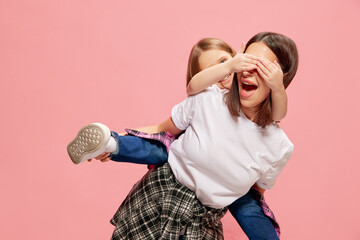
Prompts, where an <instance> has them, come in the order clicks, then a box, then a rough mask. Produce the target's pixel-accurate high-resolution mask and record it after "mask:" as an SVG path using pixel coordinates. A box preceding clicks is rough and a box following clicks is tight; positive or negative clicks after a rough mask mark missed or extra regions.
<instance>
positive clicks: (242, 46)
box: [237, 42, 245, 53]
mask: <svg viewBox="0 0 360 240" xmlns="http://www.w3.org/2000/svg"><path fill="white" fill-rule="evenodd" d="M244 51H245V43H244V42H242V43H241V47H240V50H239V51H238V52H237V53H244Z"/></svg>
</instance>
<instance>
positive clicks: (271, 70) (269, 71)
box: [257, 58, 284, 91]
mask: <svg viewBox="0 0 360 240" xmlns="http://www.w3.org/2000/svg"><path fill="white" fill-rule="evenodd" d="M257 71H258V73H259V75H260V76H261V77H262V78H263V79H264V81H265V84H266V85H267V86H268V87H269V88H270V89H271V90H272V91H277V90H281V89H283V88H284V84H283V77H284V74H283V71H282V70H281V67H280V65H279V63H278V62H276V61H274V63H272V62H270V61H269V60H268V59H266V58H259V61H258V63H257Z"/></svg>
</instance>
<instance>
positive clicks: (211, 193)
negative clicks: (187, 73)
mask: <svg viewBox="0 0 360 240" xmlns="http://www.w3.org/2000/svg"><path fill="white" fill-rule="evenodd" d="M225 92H226V90H221V89H219V88H218V87H217V86H216V85H213V86H212V87H209V88H208V89H206V90H205V91H203V92H201V93H199V94H197V95H194V96H190V97H188V98H187V99H185V100H184V101H183V102H181V103H179V104H178V105H176V106H175V107H174V108H173V109H172V112H171V118H172V120H173V122H174V123H175V125H176V127H177V128H179V129H181V130H185V129H186V131H185V133H184V134H183V135H181V136H180V137H179V139H177V140H175V141H174V142H173V143H172V145H171V147H170V149H169V164H170V166H171V169H172V171H173V173H174V175H175V177H176V179H178V181H179V182H180V183H182V184H183V185H185V186H186V187H188V188H189V189H191V190H192V191H194V192H195V193H196V196H197V197H198V199H199V200H200V201H201V202H202V203H203V204H204V205H206V206H209V207H213V208H222V207H225V206H228V205H230V204H231V203H232V202H234V201H235V200H236V199H238V198H239V197H241V196H243V195H245V194H246V193H247V192H248V191H249V189H250V188H251V186H253V185H254V183H257V184H258V185H259V186H260V187H261V188H264V189H270V188H272V186H273V185H274V184H275V181H276V178H277V176H278V175H279V174H280V172H281V171H282V169H283V168H284V166H285V165H286V163H287V161H288V160H289V158H290V156H291V154H292V152H293V149H294V146H293V144H292V143H291V142H290V140H289V139H288V138H287V136H286V135H285V133H284V132H283V131H282V129H281V128H280V127H279V126H277V125H276V124H272V125H269V126H267V127H266V128H264V129H263V128H260V127H258V126H257V125H256V124H255V123H253V122H252V121H250V120H249V119H247V118H246V116H245V115H244V114H241V116H240V117H233V116H231V114H230V112H229V110H228V108H227V106H226V104H225V103H224V101H223V96H224V93H225Z"/></svg>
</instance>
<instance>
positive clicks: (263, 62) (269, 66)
mask: <svg viewBox="0 0 360 240" xmlns="http://www.w3.org/2000/svg"><path fill="white" fill-rule="evenodd" d="M259 61H260V62H261V63H262V64H263V65H264V66H265V67H266V68H267V69H268V70H269V71H270V72H271V71H272V70H273V69H274V67H275V65H274V66H272V65H273V63H272V62H270V61H269V60H268V59H266V58H260V59H259Z"/></svg>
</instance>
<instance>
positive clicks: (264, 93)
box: [237, 42, 278, 114]
mask: <svg viewBox="0 0 360 240" xmlns="http://www.w3.org/2000/svg"><path fill="white" fill-rule="evenodd" d="M245 53H247V54H251V55H254V56H257V57H262V58H266V59H268V60H269V61H271V62H274V61H275V60H276V61H278V59H277V57H276V55H275V54H274V53H273V52H272V51H271V49H270V48H268V46H266V45H265V44H264V43H262V42H255V43H252V44H251V45H250V46H249V47H248V48H247V49H246V52H245ZM237 74H238V75H237V79H238V83H239V93H240V101H241V109H242V110H243V112H246V110H247V112H249V110H255V109H254V108H256V107H257V106H259V104H260V103H262V102H263V101H264V100H265V99H266V98H267V97H268V96H269V94H270V88H269V87H268V86H266V84H265V82H264V80H263V79H262V77H261V76H260V75H259V74H258V72H257V71H256V70H253V71H245V72H242V73H237ZM244 110H245V111H244ZM245 114H246V113H245Z"/></svg>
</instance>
